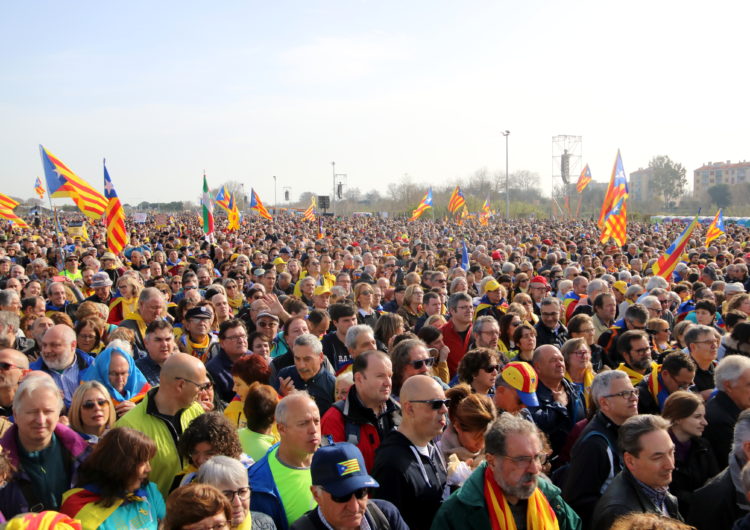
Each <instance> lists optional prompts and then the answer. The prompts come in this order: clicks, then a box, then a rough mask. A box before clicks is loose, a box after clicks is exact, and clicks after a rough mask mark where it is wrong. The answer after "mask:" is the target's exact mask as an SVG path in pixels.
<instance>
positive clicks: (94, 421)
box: [68, 381, 117, 444]
mask: <svg viewBox="0 0 750 530" xmlns="http://www.w3.org/2000/svg"><path fill="white" fill-rule="evenodd" d="M68 419H69V420H70V428H71V429H73V430H74V431H76V432H77V433H78V434H80V435H81V436H82V437H83V438H84V439H86V440H88V442H89V443H92V444H95V443H96V442H98V441H99V438H101V436H102V435H103V434H104V433H105V432H106V431H107V430H108V429H111V428H112V427H114V425H115V420H116V419H117V414H116V412H115V406H114V403H112V400H111V399H110V397H109V392H107V389H106V388H105V386H104V385H103V384H101V383H100V382H99V381H85V382H83V383H81V384H80V386H79V387H78V388H76V391H75V392H74V393H73V397H72V398H71V400H70V407H68Z"/></svg>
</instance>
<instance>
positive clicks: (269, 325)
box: [256, 320, 279, 328]
mask: <svg viewBox="0 0 750 530" xmlns="http://www.w3.org/2000/svg"><path fill="white" fill-rule="evenodd" d="M278 325H279V323H278V322H276V321H275V320H272V321H271V322H269V321H267V320H266V321H263V322H258V323H257V324H256V326H258V327H259V328H272V327H274V326H278Z"/></svg>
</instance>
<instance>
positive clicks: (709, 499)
mask: <svg viewBox="0 0 750 530" xmlns="http://www.w3.org/2000/svg"><path fill="white" fill-rule="evenodd" d="M733 442H734V443H733V447H734V449H733V450H732V453H731V454H730V455H729V465H728V466H727V467H726V468H725V469H724V471H722V472H721V473H719V474H718V475H716V476H715V477H714V478H712V479H711V480H709V481H708V482H707V483H706V485H705V486H703V487H702V488H700V489H699V490H697V491H696V492H695V494H694V495H693V498H692V501H691V506H690V516H689V517H688V521H689V523H690V524H692V525H695V526H696V527H697V528H699V529H703V528H711V529H716V530H722V529H725V528H726V529H727V530H729V529H731V528H732V526H733V525H734V522H735V521H736V520H737V519H740V518H742V517H744V516H745V515H747V514H748V513H750V503H748V499H747V497H746V496H745V488H744V486H743V484H742V478H741V475H742V468H743V467H744V466H745V464H746V463H747V462H748V460H750V410H745V411H743V412H742V413H741V414H740V415H739V418H738V419H737V425H736V427H735V429H734V436H733Z"/></svg>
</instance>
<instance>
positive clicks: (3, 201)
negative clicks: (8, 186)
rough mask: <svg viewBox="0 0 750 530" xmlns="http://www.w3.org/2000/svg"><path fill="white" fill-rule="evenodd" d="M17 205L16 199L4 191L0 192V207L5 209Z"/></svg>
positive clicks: (10, 208)
mask: <svg viewBox="0 0 750 530" xmlns="http://www.w3.org/2000/svg"><path fill="white" fill-rule="evenodd" d="M16 206H18V201H16V200H14V199H11V198H10V197H8V196H7V195H5V194H4V193H0V208H5V209H6V210H12V209H13V208H15V207H16Z"/></svg>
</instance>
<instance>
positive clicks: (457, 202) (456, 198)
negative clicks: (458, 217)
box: [448, 186, 466, 213]
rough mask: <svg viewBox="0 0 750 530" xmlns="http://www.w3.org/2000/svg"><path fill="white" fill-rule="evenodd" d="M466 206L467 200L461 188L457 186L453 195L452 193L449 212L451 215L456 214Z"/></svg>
mask: <svg viewBox="0 0 750 530" xmlns="http://www.w3.org/2000/svg"><path fill="white" fill-rule="evenodd" d="M465 205H466V200H465V199H464V194H463V193H461V187H460V186H456V189H455V190H453V193H451V197H450V199H449V200H448V211H449V212H450V213H456V212H457V211H458V210H459V209H460V208H461V206H465Z"/></svg>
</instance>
